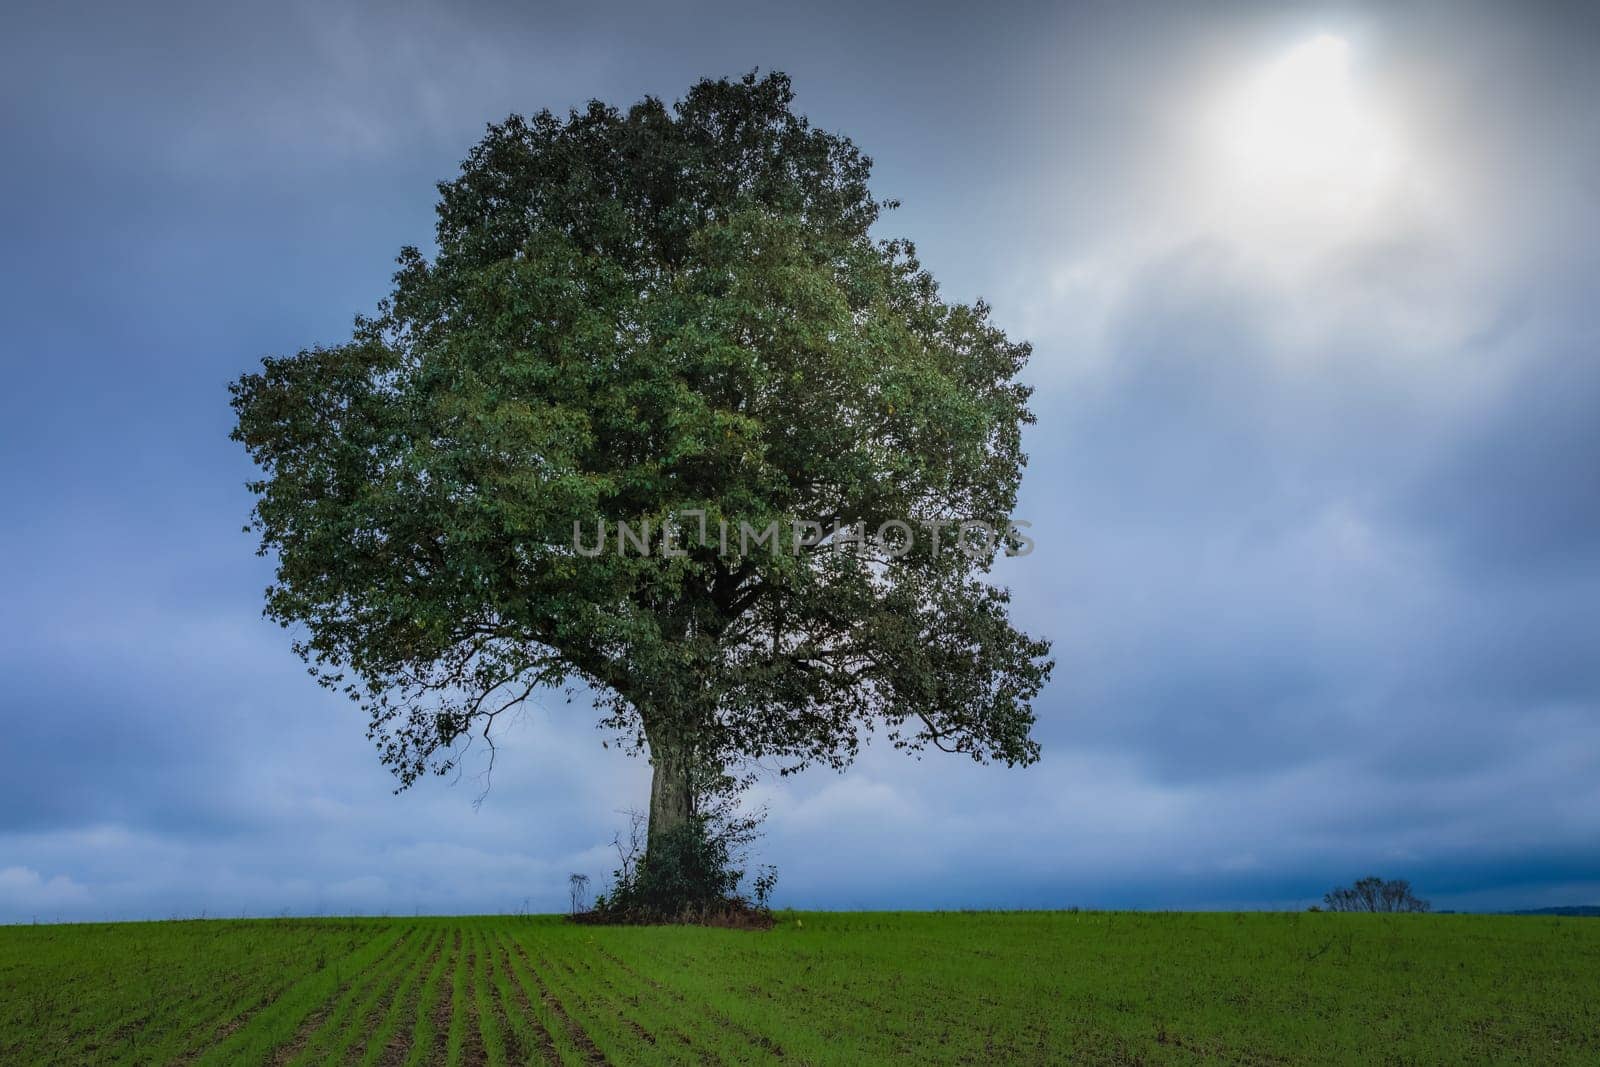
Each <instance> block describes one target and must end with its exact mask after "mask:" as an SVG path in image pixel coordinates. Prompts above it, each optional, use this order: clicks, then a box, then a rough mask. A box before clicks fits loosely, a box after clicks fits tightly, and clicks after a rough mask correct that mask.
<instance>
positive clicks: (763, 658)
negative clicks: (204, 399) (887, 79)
mask: <svg viewBox="0 0 1600 1067" xmlns="http://www.w3.org/2000/svg"><path fill="white" fill-rule="evenodd" d="M791 102H792V93H791V90H790V84H789V81H788V79H787V78H786V77H784V76H783V75H781V74H770V75H767V76H765V77H757V76H756V75H754V74H751V75H748V76H746V77H744V78H742V79H740V80H735V81H729V80H717V81H711V80H707V81H702V82H700V83H699V84H697V85H695V86H694V87H693V88H692V89H691V90H690V91H689V93H688V94H687V96H686V97H685V98H684V99H683V100H682V101H681V102H679V103H678V104H676V105H675V106H674V107H672V108H668V107H667V106H665V105H664V104H663V103H662V102H661V101H659V100H657V99H654V98H647V99H645V100H643V101H641V102H640V103H638V104H635V105H633V106H632V107H631V108H629V109H628V110H627V111H626V112H623V111H619V110H617V109H614V108H612V107H608V106H606V105H604V104H602V103H600V102H598V101H596V102H593V103H591V104H589V105H588V107H587V108H586V109H584V110H581V111H574V112H572V113H571V114H569V115H568V116H567V117H565V118H559V117H557V116H555V115H553V114H551V113H549V112H541V113H539V114H537V115H535V116H533V117H532V118H522V117H519V116H512V117H511V118H509V119H507V120H506V121H505V122H504V123H501V124H499V125H493V126H490V127H489V128H488V132H487V135H486V136H485V137H484V138H483V140H482V141H481V142H480V143H479V144H478V145H477V146H476V147H474V148H473V149H472V151H471V153H470V154H469V155H468V157H467V159H466V160H465V162H464V163H463V165H462V168H461V173H460V175H459V176H458V177H456V178H455V179H454V180H452V181H449V182H444V183H441V184H440V185H439V193H440V200H439V204H438V225H437V234H436V240H437V252H436V254H434V255H433V256H432V258H431V259H430V258H428V257H427V256H424V254H423V253H422V252H421V251H419V250H418V249H416V248H412V247H408V248H405V249H403V250H402V252H401V253H400V257H399V261H398V262H399V270H398V272H397V273H396V274H395V277H394V288H393V291H392V293H391V295H390V296H389V297H388V298H387V299H386V300H384V301H383V302H382V303H381V304H380V305H379V307H378V310H377V312H376V313H375V314H373V315H370V316H359V317H358V318H357V319H356V324H355V330H354V333H353V336H352V337H351V338H350V340H348V341H346V342H344V343H342V344H337V345H334V346H332V347H315V348H309V349H305V350H303V351H301V352H299V353H297V354H295V355H291V356H275V357H268V358H266V359H265V360H264V361H263V366H262V368H261V369H260V370H259V371H258V372H256V373H251V374H246V375H244V376H243V377H241V378H240V379H238V381H236V382H235V383H233V385H232V387H231V391H232V402H233V407H234V409H235V411H236V413H237V418H238V424H237V427H236V428H235V430H234V433H233V436H234V438H235V439H237V440H239V441H241V442H242V443H243V444H244V446H245V447H246V449H247V450H248V451H249V453H250V455H251V457H252V458H253V459H254V460H255V461H256V463H257V464H258V466H259V467H260V468H261V470H262V477H261V478H260V479H259V480H257V481H254V482H252V483H251V489H252V491H253V492H254V493H255V494H256V497H257V499H256V503H255V507H254V510H253V513H252V518H253V523H252V528H253V529H254V530H256V531H257V532H258V533H259V534H260V550H261V552H262V553H263V554H269V553H275V554H276V556H277V572H276V580H275V581H274V583H273V584H272V585H271V586H270V587H269V588H268V590H267V593H266V614H267V615H268V616H269V617H271V618H273V619H275V620H277V621H278V622H280V623H281V624H283V625H284V626H285V627H288V626H296V627H299V628H300V631H301V632H300V636H299V637H298V638H297V640H296V642H295V648H296V651H297V652H298V653H299V654H300V655H301V656H302V657H303V658H304V659H305V660H306V661H307V663H308V665H309V667H310V669H311V671H312V673H313V674H315V675H316V676H317V677H318V680H319V681H320V682H321V683H322V684H323V685H326V686H329V687H330V688H335V689H339V690H341V691H343V692H345V693H347V694H348V695H349V696H350V697H351V699H353V700H355V701H357V702H359V703H360V704H362V705H363V707H364V708H365V709H366V711H367V713H368V715H369V719H370V728H369V734H370V736H371V737H372V738H373V739H374V740H375V741H376V743H377V744H378V746H379V751H380V754H381V758H382V760H383V762H384V763H385V764H386V765H387V766H389V767H390V768H391V769H392V770H393V771H394V773H395V774H396V776H397V777H398V781H399V785H398V788H400V789H403V788H405V787H407V786H409V785H411V784H412V783H413V782H415V781H416V780H417V779H418V778H419V777H420V776H422V775H424V774H426V773H428V772H429V771H434V772H438V773H446V772H448V771H450V770H451V769H452V768H453V767H456V766H458V761H459V759H460V757H461V753H462V752H463V750H464V746H466V745H468V744H470V743H471V742H472V740H473V738H475V737H482V738H483V739H485V741H487V743H488V745H489V751H490V761H491V766H492V759H493V743H494V736H493V733H492V731H493V729H494V728H495V726H496V724H497V722H498V721H499V720H500V718H501V717H502V716H504V715H506V714H507V713H508V712H510V711H512V709H515V708H517V707H518V706H519V705H521V704H523V702H525V701H527V700H528V699H530V698H531V697H532V696H533V695H534V694H535V693H536V692H538V691H541V690H543V689H545V688H547V687H549V688H555V689H559V690H565V692H566V696H567V700H568V702H570V701H571V700H572V698H573V696H574V694H575V692H576V691H577V690H578V689H580V688H581V689H583V690H586V691H587V692H588V693H589V695H591V696H592V698H593V699H594V700H595V701H596V703H597V706H598V708H599V709H600V712H601V715H602V719H601V723H602V725H603V726H606V727H608V728H610V729H613V730H614V731H616V732H617V734H618V736H619V737H620V739H621V740H622V741H623V742H624V744H625V745H626V746H627V747H628V748H629V749H630V750H632V751H644V750H647V751H648V753H649V757H650V761H651V764H652V767H653V772H652V773H653V779H652V785H651V797H650V809H649V828H648V837H647V842H648V843H647V850H646V855H647V856H648V855H649V852H650V850H651V849H653V848H655V847H656V846H657V845H658V843H659V842H660V840H661V839H662V835H663V834H665V833H668V832H671V831H673V830H674V829H675V828H677V827H681V826H684V825H686V824H688V823H689V821H690V819H691V816H692V815H693V813H694V812H695V810H696V806H697V804H698V803H699V800H698V799H697V798H699V797H700V796H702V795H703V794H704V793H705V792H706V791H708V790H711V789H713V788H714V787H715V786H716V785H717V784H718V783H723V784H725V783H727V782H728V781H729V780H730V779H729V769H730V768H734V767H737V766H741V765H743V764H742V761H763V762H765V763H768V764H774V765H776V766H777V767H778V769H779V770H781V771H784V772H789V771H794V770H797V769H799V768H800V767H803V766H806V765H808V764H817V763H820V764H823V765H828V766H833V767H835V768H843V767H844V766H845V765H847V764H848V763H849V762H850V761H851V760H852V758H853V757H854V756H855V755H856V753H857V751H858V748H859V745H860V743H861V741H862V739H863V737H864V736H865V735H866V734H867V733H868V732H870V731H872V730H874V729H881V730H882V732H883V733H884V734H885V735H886V736H887V737H888V739H889V740H890V741H891V742H892V743H893V744H894V745H896V746H897V747H900V748H905V749H911V750H918V751H920V750H921V749H923V748H924V747H925V746H928V745H932V746H934V747H936V748H940V749H944V750H947V751H951V752H958V753H962V754H965V755H967V756H969V757H971V758H972V759H974V760H977V761H979V762H988V761H990V760H999V761H1002V762H1004V763H1006V764H1008V765H1012V764H1021V765H1025V764H1028V763H1031V762H1033V761H1034V760H1035V759H1036V758H1037V756H1038V746H1037V744H1036V742H1035V741H1034V740H1033V739H1032V737H1031V736H1030V728H1031V726H1032V723H1033V720H1034V717H1033V711H1032V701H1033V698H1034V697H1035V695H1036V694H1037V693H1038V691H1039V689H1040V687H1041V685H1042V684H1043V683H1044V682H1045V680H1046V679H1047V677H1048V675H1049V672H1050V669H1051V666H1052V664H1051V663H1050V661H1049V660H1048V659H1047V655H1048V651H1049V646H1048V644H1047V643H1046V642H1044V641H1040V640H1036V639H1033V638H1031V637H1029V636H1027V635H1026V634H1024V633H1021V632H1020V631H1018V630H1017V629H1015V628H1014V627H1013V626H1012V625H1011V623H1010V621H1009V618H1008V602H1009V595H1008V593H1007V591H1006V590H1004V589H1000V588H996V587H994V586H993V585H991V584H989V583H987V582H986V581H985V580H984V574H985V572H986V571H987V570H988V569H989V567H990V566H991V564H992V562H993V560H994V559H995V558H996V556H997V555H998V553H999V552H1001V551H1015V550H1017V549H1018V548H1019V547H1022V546H1023V544H1024V542H1025V541H1026V539H1025V538H1024V537H1022V536H1021V535H1020V533H1019V532H1017V531H1016V530H1015V529H1012V528H1009V527H1008V526H1007V523H1008V521H1009V518H1010V514H1011V508H1012V506H1013V504H1014V502H1015V499H1016V492H1017V486H1018V482H1019V479H1020V476H1021V471H1022V467H1023V465H1024V463H1025V460H1026V457H1025V456H1024V454H1023V452H1022V450H1021V427H1022V425H1023V424H1025V423H1028V422H1031V421H1032V417H1031V415H1030V414H1029V412H1028V409H1027V398H1028V394H1029V390H1028V389H1027V388H1026V387H1025V386H1023V385H1020V384H1018V383H1017V381H1016V380H1015V379H1016V376H1017V374H1018V372H1019V371H1020V370H1021V368H1022V367H1023V365H1024V363H1025V361H1026V360H1027V357H1028V355H1029V347H1028V345H1026V344H1022V343H1014V342H1012V341H1010V340H1008V339H1007V337H1006V336H1005V334H1004V333H1003V332H1002V331H1001V330H1000V329H998V328H997V327H995V326H994V325H993V324H992V323H991V322H990V321H989V310H988V308H987V307H986V306H985V305H984V304H983V303H982V302H978V303H976V304H972V305H963V304H953V303H946V302H945V301H943V300H942V299H941V297H940V295H939V291H938V288H937V286H936V284H935V282H934V280H933V278H932V277H931V276H930V275H929V274H928V273H927V271H925V270H924V269H923V268H922V267H921V265H920V264H919V263H918V261H917V259H916V256H915V251H914V249H913V247H912V245H911V244H909V243H908V242H905V241H899V240H879V239H875V238H873V237H872V236H870V235H869V232H868V231H869V228H870V227H871V226H872V225H873V224H874V222H876V221H877V220H878V218H879V215H880V213H881V212H882V211H883V210H885V209H886V208H889V207H892V206H893V204H892V203H891V202H887V201H879V200H875V199H873V197H872V196H871V194H870V192H869V190H868V185H867V180H868V176H869V172H870V166H871V162H870V160H869V159H868V158H867V157H866V156H864V155H862V154H861V153H860V152H859V151H858V150H857V149H856V147H855V146H854V145H853V144H852V143H851V142H850V141H849V140H848V139H846V138H844V137H842V136H839V135H835V134H832V133H827V132H824V131H821V130H818V129H815V128H814V127H812V126H811V125H810V124H809V123H808V122H807V120H806V119H804V118H802V117H799V116H797V115H795V114H794V113H793V111H792V110H791ZM961 522H968V523H979V524H983V525H982V526H973V527H970V529H969V528H966V527H957V525H956V524H958V523H961ZM986 529H987V530H990V531H994V532H995V533H996V536H993V537H986V536H984V533H983V531H984V530H986ZM974 530H975V531H978V535H977V536H975V537H968V536H967V534H968V533H969V532H972V531H974ZM597 532H598V533H599V534H600V535H601V536H602V540H601V542H600V543H599V546H598V548H597V547H596V545H595V536H596V533H597ZM641 533H643V534H644V537H643V538H642V541H643V543H644V544H646V545H647V546H648V549H649V550H648V551H641V550H640V544H641V538H640V536H639V535H640V534H641ZM613 535H615V536H613ZM855 535H859V538H857V536H855ZM618 542H620V549H621V550H619V545H618ZM958 542H959V546H960V550H957V543H958ZM675 546H676V548H675ZM974 549H976V550H975V551H974Z"/></svg>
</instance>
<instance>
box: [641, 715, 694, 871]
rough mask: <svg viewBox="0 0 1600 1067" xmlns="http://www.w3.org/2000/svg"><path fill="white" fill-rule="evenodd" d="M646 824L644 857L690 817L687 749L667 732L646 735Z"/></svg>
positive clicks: (691, 790)
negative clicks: (647, 808) (648, 769)
mask: <svg viewBox="0 0 1600 1067" xmlns="http://www.w3.org/2000/svg"><path fill="white" fill-rule="evenodd" d="M649 741H650V766H651V776H650V824H649V829H648V831H647V834H648V836H647V838H646V843H645V856H646V858H648V857H649V856H650V854H651V853H653V852H656V851H657V848H658V845H659V843H660V842H661V840H662V839H663V838H664V837H666V835H667V834H669V833H671V832H672V831H673V830H676V829H677V828H678V827H680V826H683V825H684V824H685V823H687V822H688V821H689V818H690V816H691V815H693V814H694V786H693V782H692V780H691V776H690V760H691V758H692V755H691V749H690V747H689V746H688V745H685V744H683V743H681V742H680V741H678V740H677V739H676V738H674V737H673V736H672V735H671V734H670V733H668V732H667V731H656V732H654V733H651V734H650V735H649Z"/></svg>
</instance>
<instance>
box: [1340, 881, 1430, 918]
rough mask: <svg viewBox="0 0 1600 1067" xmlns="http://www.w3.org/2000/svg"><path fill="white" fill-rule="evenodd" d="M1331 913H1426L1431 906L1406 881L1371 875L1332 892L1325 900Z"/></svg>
mask: <svg viewBox="0 0 1600 1067" xmlns="http://www.w3.org/2000/svg"><path fill="white" fill-rule="evenodd" d="M1322 902H1323V904H1325V905H1326V906H1327V909H1328V910H1329V911H1383V912H1393V911H1406V912H1418V911H1427V910H1429V908H1430V907H1431V905H1430V904H1429V903H1428V902H1427V901H1426V900H1421V899H1419V898H1418V897H1417V896H1416V894H1414V893H1412V892H1411V883H1410V882H1408V881H1406V880H1405V879H1404V878H1394V879H1390V880H1389V881H1384V880H1383V879H1382V878H1378V877H1376V876H1368V877H1366V878H1363V879H1361V880H1360V881H1358V882H1356V883H1355V884H1354V885H1349V886H1340V887H1339V888H1337V889H1332V890H1329V891H1328V892H1327V893H1326V894H1325V895H1324V896H1323V898H1322Z"/></svg>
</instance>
